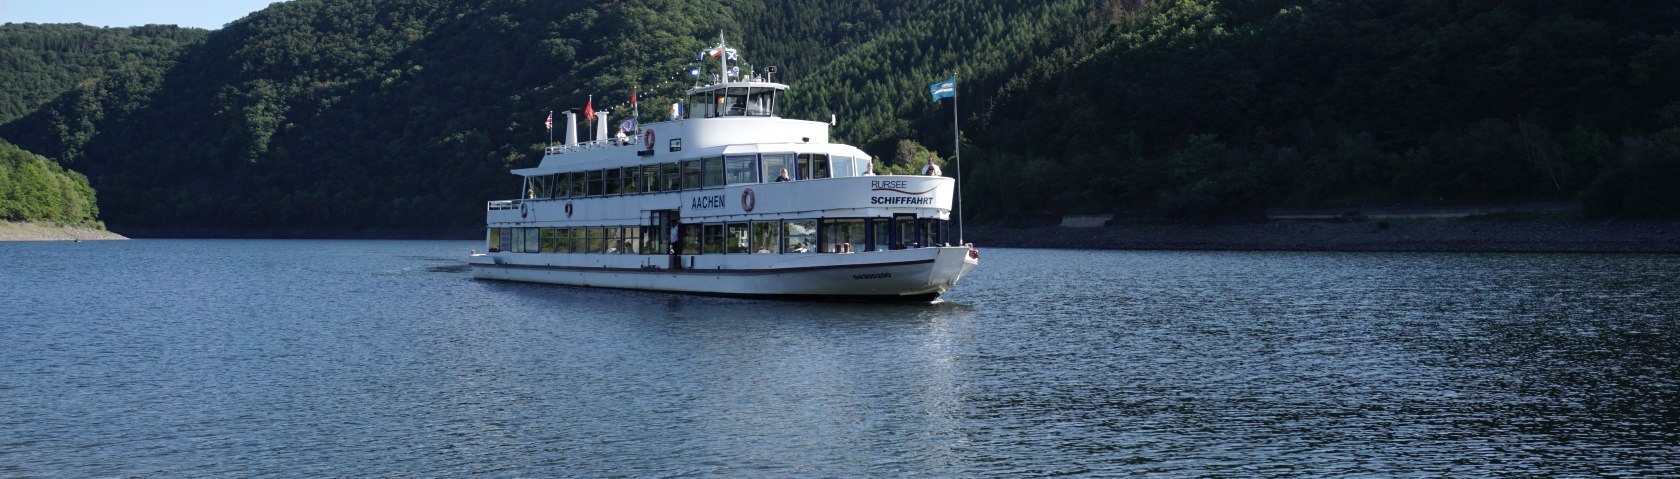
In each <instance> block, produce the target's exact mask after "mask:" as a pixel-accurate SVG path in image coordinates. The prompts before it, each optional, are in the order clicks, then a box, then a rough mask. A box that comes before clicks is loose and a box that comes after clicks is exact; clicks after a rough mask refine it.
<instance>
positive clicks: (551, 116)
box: [543, 110, 554, 148]
mask: <svg viewBox="0 0 1680 479" xmlns="http://www.w3.org/2000/svg"><path fill="white" fill-rule="evenodd" d="M543 123H544V125H543V126H546V127H548V144H546V145H543V148H547V147H550V146H554V110H549V111H548V119H547V120H544V121H543Z"/></svg>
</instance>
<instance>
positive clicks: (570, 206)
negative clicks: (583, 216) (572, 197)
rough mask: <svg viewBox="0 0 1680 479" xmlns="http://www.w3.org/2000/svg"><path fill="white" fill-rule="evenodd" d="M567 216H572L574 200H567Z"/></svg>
mask: <svg viewBox="0 0 1680 479" xmlns="http://www.w3.org/2000/svg"><path fill="white" fill-rule="evenodd" d="M566 217H567V218H571V217H572V202H570V201H567V202H566Z"/></svg>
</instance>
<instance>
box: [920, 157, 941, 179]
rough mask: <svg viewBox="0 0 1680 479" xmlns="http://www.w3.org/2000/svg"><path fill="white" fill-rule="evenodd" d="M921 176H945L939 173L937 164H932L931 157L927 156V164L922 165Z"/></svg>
mask: <svg viewBox="0 0 1680 479" xmlns="http://www.w3.org/2000/svg"><path fill="white" fill-rule="evenodd" d="M922 175H923V176H945V175H943V174H940V171H939V165H936V164H933V157H931V156H930V157H928V164H927V166H924V167H922Z"/></svg>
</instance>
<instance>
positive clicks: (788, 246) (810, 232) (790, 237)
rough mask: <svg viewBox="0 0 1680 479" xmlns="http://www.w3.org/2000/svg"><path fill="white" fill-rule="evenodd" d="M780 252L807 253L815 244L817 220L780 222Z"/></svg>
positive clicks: (812, 249) (813, 248)
mask: <svg viewBox="0 0 1680 479" xmlns="http://www.w3.org/2000/svg"><path fill="white" fill-rule="evenodd" d="M782 239H783V240H782V252H783V253H809V252H812V251H814V250H815V248H816V243H817V220H790V221H783V222H782Z"/></svg>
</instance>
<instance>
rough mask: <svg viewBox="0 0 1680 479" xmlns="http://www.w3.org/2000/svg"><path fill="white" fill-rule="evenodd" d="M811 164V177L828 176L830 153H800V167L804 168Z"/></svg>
mask: <svg viewBox="0 0 1680 479" xmlns="http://www.w3.org/2000/svg"><path fill="white" fill-rule="evenodd" d="M806 165H810V168H811V169H810V170H809V171H810V176H809V177H810V178H828V155H826V154H823V153H800V154H799V169H801V170H804V169H805V168H806Z"/></svg>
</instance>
